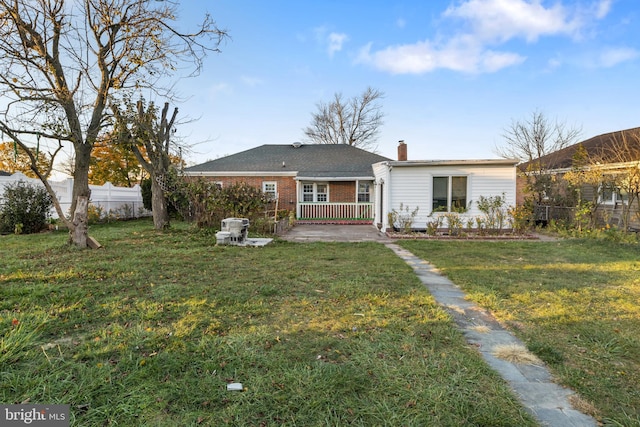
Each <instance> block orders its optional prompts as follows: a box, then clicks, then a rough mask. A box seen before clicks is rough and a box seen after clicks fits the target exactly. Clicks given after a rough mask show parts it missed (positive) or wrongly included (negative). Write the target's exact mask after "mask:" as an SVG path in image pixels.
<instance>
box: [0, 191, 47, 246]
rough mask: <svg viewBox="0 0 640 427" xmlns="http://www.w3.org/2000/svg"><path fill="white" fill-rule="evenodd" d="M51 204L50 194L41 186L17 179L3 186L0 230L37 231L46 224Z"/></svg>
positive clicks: (6, 231)
mask: <svg viewBox="0 0 640 427" xmlns="http://www.w3.org/2000/svg"><path fill="white" fill-rule="evenodd" d="M52 206H53V200H52V199H51V196H50V195H49V193H48V192H47V190H45V189H44V188H42V187H39V186H34V185H30V184H28V183H26V182H24V181H18V182H16V183H15V184H10V185H8V186H6V187H5V190H4V194H3V196H2V206H0V231H2V232H4V233H18V234H20V233H25V234H30V233H37V232H39V231H41V230H42V229H43V228H45V227H46V225H47V219H48V218H49V211H50V210H51V207H52Z"/></svg>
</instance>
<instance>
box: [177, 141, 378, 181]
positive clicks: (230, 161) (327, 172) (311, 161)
mask: <svg viewBox="0 0 640 427" xmlns="http://www.w3.org/2000/svg"><path fill="white" fill-rule="evenodd" d="M387 160H390V159H388V158H386V157H383V156H380V155H378V154H374V153H370V152H368V151H365V150H362V149H360V148H356V147H352V146H350V145H345V144H309V145H301V146H300V147H298V148H296V147H294V146H293V145H291V144H282V145H270V144H265V145H261V146H259V147H256V148H252V149H250V150H247V151H242V152H240V153H237V154H232V155H230V156H226V157H222V158H219V159H216V160H211V161H209V162H205V163H202V164H199V165H195V166H192V167H189V168H186V169H185V172H187V173H195V174H197V173H203V172H278V173H281V172H285V171H291V172H293V171H296V172H298V176H305V177H363V176H373V170H372V168H371V165H372V164H374V163H377V162H382V161H387ZM283 162H284V166H283Z"/></svg>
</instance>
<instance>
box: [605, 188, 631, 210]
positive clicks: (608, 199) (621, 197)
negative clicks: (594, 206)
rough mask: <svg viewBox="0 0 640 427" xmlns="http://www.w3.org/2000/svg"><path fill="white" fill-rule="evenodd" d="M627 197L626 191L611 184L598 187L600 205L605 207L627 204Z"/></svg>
mask: <svg viewBox="0 0 640 427" xmlns="http://www.w3.org/2000/svg"><path fill="white" fill-rule="evenodd" d="M628 200H629V195H628V194H627V192H626V191H623V190H621V189H620V188H619V187H617V186H616V185H614V184H612V183H605V184H602V186H601V187H600V203H602V204H605V205H615V204H616V203H621V202H622V203H627V202H628Z"/></svg>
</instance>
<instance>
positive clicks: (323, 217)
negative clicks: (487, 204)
mask: <svg viewBox="0 0 640 427" xmlns="http://www.w3.org/2000/svg"><path fill="white" fill-rule="evenodd" d="M516 163H517V161H516V160H505V159H499V160H455V161H453V160H432V161H426V160H425V161H408V160H407V146H406V144H404V142H401V143H400V144H399V146H398V160H397V161H396V160H391V159H388V158H386V157H383V156H380V155H377V154H373V153H370V152H367V151H364V150H361V149H359V148H355V147H351V146H348V145H342V144H337V145H334V144H327V145H323V144H320V145H316V144H312V145H302V144H298V143H296V144H294V145H262V146H260V147H257V148H254V149H251V150H247V151H243V152H241V153H238V154H234V155H231V156H227V157H223V158H220V159H216V160H212V161H210V162H206V163H203V164H200V165H196V166H192V167H190V168H187V169H186V170H185V174H186V175H187V176H191V177H204V178H206V179H207V180H210V181H214V182H217V183H219V184H220V185H222V186H225V185H230V184H233V183H238V182H246V183H248V184H250V185H253V186H258V187H261V188H262V189H263V191H264V192H266V193H271V194H273V195H274V196H277V198H278V204H279V209H288V210H292V211H295V212H296V218H297V219H298V221H302V222H318V223H332V222H333V223H368V224H372V223H375V224H376V225H377V226H378V227H382V228H383V229H388V228H392V227H393V225H392V224H391V225H390V224H389V223H388V214H389V213H390V212H391V211H392V210H394V209H395V210H398V209H399V208H400V205H401V204H402V205H403V206H405V207H406V206H408V207H410V208H411V209H415V208H416V207H418V208H419V209H418V213H417V216H416V221H415V224H414V228H416V229H424V228H425V227H426V222H427V220H428V216H429V215H430V214H431V213H432V211H433V210H434V207H435V208H436V209H437V210H439V211H440V212H439V213H438V215H441V214H442V213H446V211H447V210H450V209H452V205H453V209H455V207H456V204H463V205H464V207H465V208H468V209H466V213H463V214H461V216H462V217H465V216H466V217H469V218H472V217H473V216H476V215H480V212H479V211H478V209H477V204H476V203H475V202H477V200H478V199H479V197H480V196H485V197H491V196H504V197H505V201H506V205H507V206H509V205H514V204H515V190H516V184H515V178H516V169H515V165H516Z"/></svg>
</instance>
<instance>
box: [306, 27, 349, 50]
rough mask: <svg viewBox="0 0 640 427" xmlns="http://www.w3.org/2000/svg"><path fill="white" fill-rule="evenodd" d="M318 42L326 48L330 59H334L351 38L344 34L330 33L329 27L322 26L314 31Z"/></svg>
mask: <svg viewBox="0 0 640 427" xmlns="http://www.w3.org/2000/svg"><path fill="white" fill-rule="evenodd" d="M313 33H314V36H315V39H316V42H317V43H318V44H319V45H320V46H322V47H323V48H326V50H327V54H328V55H329V57H333V55H334V54H335V53H336V52H339V51H341V50H342V47H343V45H344V43H345V42H347V41H348V40H349V36H348V35H346V34H344V33H336V32H329V30H328V29H327V27H325V26H321V27H316V28H314V29H313Z"/></svg>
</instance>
